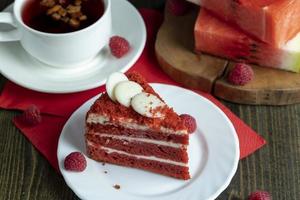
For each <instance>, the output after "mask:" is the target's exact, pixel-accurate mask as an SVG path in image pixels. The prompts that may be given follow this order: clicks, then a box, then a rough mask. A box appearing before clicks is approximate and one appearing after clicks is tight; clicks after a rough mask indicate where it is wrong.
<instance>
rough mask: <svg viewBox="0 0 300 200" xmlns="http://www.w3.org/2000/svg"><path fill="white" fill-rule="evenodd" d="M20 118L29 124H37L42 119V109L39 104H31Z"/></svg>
mask: <svg viewBox="0 0 300 200" xmlns="http://www.w3.org/2000/svg"><path fill="white" fill-rule="evenodd" d="M20 119H21V120H22V122H23V123H25V124H27V125H30V126H34V125H37V124H39V123H41V121H42V116H41V111H40V109H39V108H38V107H37V106H35V105H30V106H29V107H28V108H27V109H26V110H24V112H23V114H22V115H21V116H20Z"/></svg>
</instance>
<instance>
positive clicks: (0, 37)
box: [0, 12, 21, 42]
mask: <svg viewBox="0 0 300 200" xmlns="http://www.w3.org/2000/svg"><path fill="white" fill-rule="evenodd" d="M1 23H3V24H10V25H12V26H13V27H15V29H13V30H11V31H0V42H11V41H17V40H20V39H21V34H20V32H19V31H18V29H17V26H16V23H15V20H14V16H13V14H12V13H9V12H1V13H0V24H1Z"/></svg>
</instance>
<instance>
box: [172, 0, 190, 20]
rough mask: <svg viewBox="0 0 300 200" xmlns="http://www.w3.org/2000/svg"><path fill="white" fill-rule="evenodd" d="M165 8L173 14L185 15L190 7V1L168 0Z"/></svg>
mask: <svg viewBox="0 0 300 200" xmlns="http://www.w3.org/2000/svg"><path fill="white" fill-rule="evenodd" d="M166 5H167V9H168V10H169V12H170V13H172V14H173V15H175V16H182V15H185V14H186V13H187V12H188V11H189V9H190V3H188V2H187V1H185V0H168V1H167V4H166Z"/></svg>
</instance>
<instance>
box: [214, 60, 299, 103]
mask: <svg viewBox="0 0 300 200" xmlns="http://www.w3.org/2000/svg"><path fill="white" fill-rule="evenodd" d="M234 64H235V63H230V65H229V67H228V69H227V70H226V73H225V76H223V77H221V78H220V79H218V80H217V81H216V84H215V88H214V95H215V96H217V97H219V98H222V99H225V100H229V101H232V102H235V103H243V104H255V105H257V104H259V105H261V104H264V105H287V104H295V103H299V102H300V74H296V73H292V72H286V71H280V70H276V69H271V68H264V67H258V66H254V65H253V71H254V80H253V81H251V82H249V83H248V84H246V85H245V86H234V85H231V84H229V83H228V82H227V81H226V77H227V74H228V72H229V71H230V70H231V69H232V68H233V66H234Z"/></svg>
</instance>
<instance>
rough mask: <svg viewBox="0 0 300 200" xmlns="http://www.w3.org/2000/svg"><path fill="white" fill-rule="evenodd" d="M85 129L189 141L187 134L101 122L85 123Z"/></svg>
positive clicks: (177, 141)
mask: <svg viewBox="0 0 300 200" xmlns="http://www.w3.org/2000/svg"><path fill="white" fill-rule="evenodd" d="M87 129H88V130H87V131H89V132H91V133H92V132H98V133H107V134H111V135H124V136H131V137H139V138H147V139H156V140H163V141H167V142H170V141H171V142H174V143H181V144H186V145H187V144H188V143H189V135H188V134H183V135H178V134H166V133H161V132H154V131H150V130H149V131H141V130H134V129H128V128H123V127H116V126H112V125H101V124H87Z"/></svg>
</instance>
